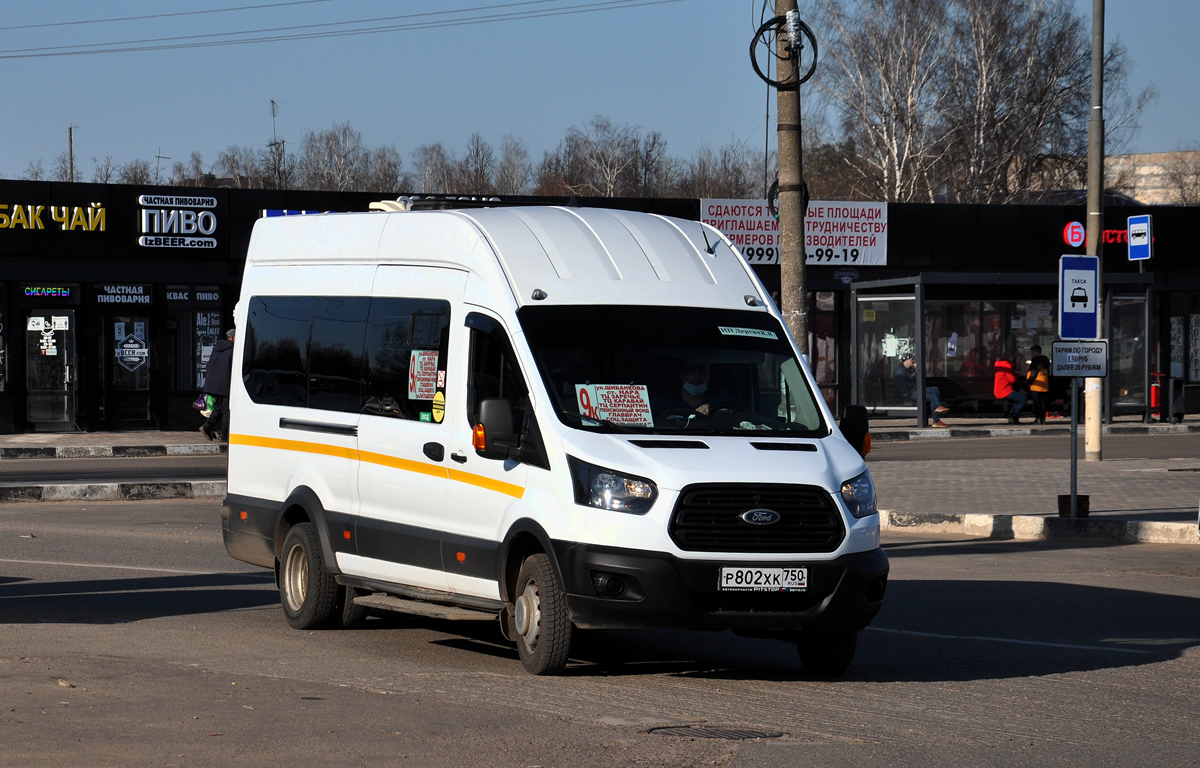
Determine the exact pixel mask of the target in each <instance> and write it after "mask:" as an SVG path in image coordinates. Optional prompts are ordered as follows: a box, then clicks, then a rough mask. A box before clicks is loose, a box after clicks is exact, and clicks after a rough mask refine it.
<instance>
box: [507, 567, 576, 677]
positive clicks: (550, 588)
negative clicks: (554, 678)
mask: <svg viewBox="0 0 1200 768" xmlns="http://www.w3.org/2000/svg"><path fill="white" fill-rule="evenodd" d="M513 602H514V608H513V617H514V621H513V623H514V625H515V628H516V639H517V653H519V654H520V656H521V664H522V665H523V666H524V667H525V670H526V671H527V672H529V673H530V674H534V675H557V674H559V673H560V672H562V671H563V669H564V668H565V667H566V666H567V659H568V657H569V656H570V653H571V629H572V627H571V617H570V615H569V614H568V612H567V596H566V595H565V594H564V593H563V591H562V588H561V587H560V586H559V584H558V579H556V578H555V577H554V569H553V568H552V567H551V566H550V558H549V557H547V556H546V555H545V554H543V553H541V552H539V553H537V554H535V555H530V556H529V557H527V558H526V559H525V562H524V563H522V564H521V572H520V574H519V575H518V576H517V589H516V594H515V600H514V601H513Z"/></svg>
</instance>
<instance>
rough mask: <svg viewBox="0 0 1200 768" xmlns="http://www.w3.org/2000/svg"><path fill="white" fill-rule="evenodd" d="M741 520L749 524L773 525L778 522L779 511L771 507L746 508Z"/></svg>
mask: <svg viewBox="0 0 1200 768" xmlns="http://www.w3.org/2000/svg"><path fill="white" fill-rule="evenodd" d="M742 520H744V521H746V522H747V523H749V524H750V525H774V524H775V523H778V522H779V513H778V512H776V511H775V510H773V509H747V510H746V511H745V512H743V513H742Z"/></svg>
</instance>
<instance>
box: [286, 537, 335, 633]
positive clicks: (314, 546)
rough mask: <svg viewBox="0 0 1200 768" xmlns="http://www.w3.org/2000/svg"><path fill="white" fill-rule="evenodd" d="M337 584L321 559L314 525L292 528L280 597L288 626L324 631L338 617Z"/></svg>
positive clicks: (287, 540)
mask: <svg viewBox="0 0 1200 768" xmlns="http://www.w3.org/2000/svg"><path fill="white" fill-rule="evenodd" d="M337 596H338V584H337V582H336V581H334V580H333V575H332V574H331V573H329V570H328V569H327V568H326V567H325V562H324V561H323V560H322V559H321V544H320V542H319V541H318V540H317V534H316V533H315V532H314V530H313V527H312V524H311V523H300V524H299V525H294V526H292V529H291V530H290V531H288V535H287V537H286V538H285V539H284V540H283V555H282V559H281V562H280V570H279V597H280V602H281V603H282V604H283V613H284V615H285V616H287V620H288V624H291V625H292V626H293V627H295V628H296V629H324V628H326V627H328V626H330V625H332V624H333V622H334V619H335V618H336V617H337V614H338V608H339V606H338V601H337Z"/></svg>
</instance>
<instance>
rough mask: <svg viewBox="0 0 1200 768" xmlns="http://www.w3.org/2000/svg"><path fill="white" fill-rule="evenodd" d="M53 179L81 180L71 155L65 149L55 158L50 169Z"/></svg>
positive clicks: (51, 178)
mask: <svg viewBox="0 0 1200 768" xmlns="http://www.w3.org/2000/svg"><path fill="white" fill-rule="evenodd" d="M50 180H51V181H79V171H78V170H77V169H76V168H75V167H74V165H73V164H72V162H71V156H70V155H69V154H68V153H67V151H66V150H65V149H64V150H63V151H62V152H59V153H58V155H57V156H56V157H55V158H54V167H53V168H52V169H51V170H50Z"/></svg>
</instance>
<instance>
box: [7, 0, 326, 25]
mask: <svg viewBox="0 0 1200 768" xmlns="http://www.w3.org/2000/svg"><path fill="white" fill-rule="evenodd" d="M333 1H334V0H291V2H286V3H262V4H261V5H240V6H237V7H236V8H212V9H210V10H207V11H179V12H178V13H154V14H150V15H148V16H117V17H115V18H111V19H80V20H79V21H53V22H47V23H45V24H23V25H21V26H19V27H0V32H8V31H9V30H17V29H46V28H47V27H76V26H82V25H84V24H109V23H112V22H117V21H145V20H147V19H170V18H173V17H176V16H202V15H205V14H212V13H230V12H232V11H256V10H259V9H262V8H282V7H284V6H288V5H312V4H313V3H331V2H333Z"/></svg>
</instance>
